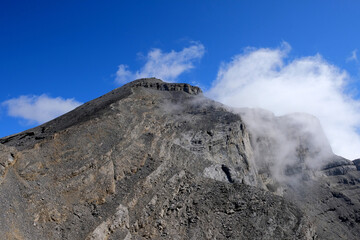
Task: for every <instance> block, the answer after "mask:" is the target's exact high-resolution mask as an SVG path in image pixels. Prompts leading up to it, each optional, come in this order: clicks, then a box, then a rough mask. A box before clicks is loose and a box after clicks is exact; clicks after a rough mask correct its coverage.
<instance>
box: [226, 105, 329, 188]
mask: <svg viewBox="0 0 360 240" xmlns="http://www.w3.org/2000/svg"><path fill="white" fill-rule="evenodd" d="M231 110H232V111H234V112H235V113H238V114H240V115H241V117H242V119H243V120H244V122H245V123H246V126H247V128H248V129H249V132H250V133H251V140H252V146H253V148H254V157H255V162H256V165H257V167H258V170H259V172H260V173H261V172H270V173H271V174H272V176H273V177H275V178H276V179H277V180H278V181H280V182H281V181H286V182H289V181H290V180H293V181H295V182H297V178H296V176H297V177H309V176H306V174H309V173H310V172H309V171H306V170H316V169H319V168H321V167H322V166H323V165H324V164H325V163H326V162H328V161H329V160H331V159H332V158H333V153H332V150H331V147H330V145H329V142H328V140H327V138H326V136H325V134H324V132H323V130H322V127H321V125H320V122H319V121H318V119H317V118H315V117H314V116H311V115H309V114H305V113H293V114H288V115H284V116H281V117H276V116H275V115H274V114H273V113H271V112H269V111H267V110H264V109H250V108H237V109H231ZM304 170H305V171H304ZM304 174H305V175H304ZM294 177H295V178H294Z"/></svg>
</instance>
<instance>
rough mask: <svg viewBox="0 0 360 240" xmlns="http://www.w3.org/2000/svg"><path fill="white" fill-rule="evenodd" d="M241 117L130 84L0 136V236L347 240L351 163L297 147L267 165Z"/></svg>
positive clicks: (144, 82) (163, 88) (182, 91)
mask: <svg viewBox="0 0 360 240" xmlns="http://www.w3.org/2000/svg"><path fill="white" fill-rule="evenodd" d="M242 114H243V117H244V119H246V116H245V114H244V113H242ZM243 117H242V116H241V113H240V114H239V113H236V112H234V111H232V110H231V111H230V110H229V109H228V108H227V107H226V106H223V105H221V104H219V103H216V102H214V101H212V100H209V99H207V98H206V97H204V96H203V94H202V92H201V90H200V89H199V88H198V87H194V86H190V85H188V84H175V83H164V82H162V81H161V80H158V79H140V80H137V81H134V82H131V83H129V84H126V85H124V86H123V87H121V88H118V89H115V90H113V91H112V92H110V93H108V94H106V95H104V96H102V97H100V98H97V99H95V100H93V101H90V102H88V103H85V104H84V105H82V106H80V107H78V108H76V109H75V110H73V111H72V112H69V113H67V114H65V115H63V116H61V117H59V118H57V119H54V120H52V121H50V122H48V123H45V124H43V125H41V126H39V127H36V128H33V129H30V130H28V131H25V132H22V133H19V134H16V135H12V136H9V137H6V138H2V139H0V143H1V144H0V194H1V195H0V200H1V201H0V209H1V212H0V232H1V233H2V235H1V236H0V239H226V238H227V239H316V238H317V239H339V237H343V238H344V239H345V238H346V239H356V236H357V234H359V232H360V226H359V221H360V220H359V219H360V215H358V214H359V213H358V211H359V210H360V208H359V199H358V198H357V197H356V196H358V195H357V194H358V191H359V190H357V189H358V186H359V179H360V178H359V177H360V174H359V172H358V171H357V170H356V166H355V165H354V164H353V163H352V162H351V161H348V160H345V159H340V158H336V157H335V156H334V155H333V154H332V153H331V149H330V150H329V149H326V152H327V153H328V152H329V151H330V153H331V154H329V155H326V159H323V160H324V161H321V164H320V165H319V166H316V167H314V166H313V165H311V164H308V163H309V161H310V160H311V158H315V157H317V156H319V152H321V151H320V150H321V149H322V148H321V149H320V150H319V148H318V146H316V147H315V148H311V146H312V145H311V144H312V142H309V141H306V139H305V140H304V141H299V142H298V143H299V145H296V144H295V145H296V146H295V148H294V149H297V150H299V149H300V151H297V152H296V154H295V159H294V160H293V161H291V164H287V165H281V164H280V165H276V164H278V162H277V159H278V158H279V156H278V155H277V154H276V149H277V147H276V146H277V144H278V143H274V142H276V140H274V139H272V136H269V135H266V134H265V133H264V134H263V135H257V134H256V133H255V131H254V129H253V126H251V124H250V125H249V124H247V123H246V121H245V122H244V121H243ZM286 122H288V121H286ZM248 125H249V127H248ZM280 125H281V124H280ZM287 128H293V127H290V126H288V127H287ZM295 128H298V127H295ZM294 132H295V133H296V132H297V131H294ZM290 135H291V136H297V135H296V134H295V135H294V134H290ZM301 136H302V135H301ZM294 138H295V139H298V138H296V137H294ZM302 139H304V138H302ZM295 142H296V141H295ZM298 146H302V148H299V147H298ZM301 149H302V150H301ZM311 149H315V150H311ZM261 153H263V154H271V155H272V156H273V157H271V158H269V157H268V156H263V157H264V159H266V161H264V162H262V161H261ZM305 156H306V159H307V160H306V161H305V160H304V159H305ZM321 156H323V155H321ZM285 159H286V158H285ZM303 160H304V161H303ZM262 163H264V164H262ZM275 163H276V164H275ZM275 165H276V166H279V167H280V168H281V169H282V170H281V172H280V173H281V174H285V175H286V176H287V179H292V176H294V179H295V178H296V179H297V181H296V184H294V183H292V182H290V183H289V182H287V181H282V180H281V179H280V178H278V175H276V174H274V171H273V169H274V168H273V167H272V166H275ZM292 169H296V170H295V171H293V170H292ZM279 176H280V175H279ZM281 176H282V175H281ZM298 176H309V177H301V178H299V177H298ZM313 192H315V193H316V194H312V193H313Z"/></svg>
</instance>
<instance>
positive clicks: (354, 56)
mask: <svg viewBox="0 0 360 240" xmlns="http://www.w3.org/2000/svg"><path fill="white" fill-rule="evenodd" d="M346 61H347V62H351V61H355V62H358V58H357V49H355V50H354V51H352V52H351V56H350V57H348V58H347V59H346Z"/></svg>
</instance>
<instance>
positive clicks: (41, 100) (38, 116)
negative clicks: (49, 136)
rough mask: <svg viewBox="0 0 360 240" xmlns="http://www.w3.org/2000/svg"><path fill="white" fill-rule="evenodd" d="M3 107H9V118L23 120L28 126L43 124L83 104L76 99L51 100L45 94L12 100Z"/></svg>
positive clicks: (59, 98) (58, 98) (4, 103)
mask: <svg viewBox="0 0 360 240" xmlns="http://www.w3.org/2000/svg"><path fill="white" fill-rule="evenodd" d="M2 105H3V106H5V107H7V110H8V115H9V116H12V117H19V118H23V119H25V120H27V121H28V124H41V123H44V122H47V121H49V120H52V119H54V118H56V117H58V116H60V115H62V114H64V113H66V112H69V111H71V110H72V109H74V108H76V107H78V106H79V105H81V103H80V102H77V101H75V100H74V99H63V98H61V97H57V98H51V97H49V96H47V95H45V94H43V95H40V96H20V97H18V98H12V99H9V100H7V101H5V102H3V103H2Z"/></svg>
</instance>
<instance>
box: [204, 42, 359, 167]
mask: <svg viewBox="0 0 360 240" xmlns="http://www.w3.org/2000/svg"><path fill="white" fill-rule="evenodd" d="M289 50H290V46H289V45H288V44H286V43H284V44H283V46H282V47H280V48H278V49H265V48H262V49H247V50H246V51H245V53H244V54H240V55H237V56H235V57H234V58H233V59H232V60H231V61H230V62H228V63H223V64H222V66H221V67H220V70H219V72H218V76H217V79H216V81H215V82H214V84H213V86H212V88H211V89H210V90H209V91H208V92H207V95H208V96H209V97H211V98H213V99H215V100H217V101H219V102H221V103H224V104H226V105H229V106H232V107H250V108H263V109H267V110H270V111H271V112H273V113H275V115H277V116H281V115H286V114H290V113H293V112H304V113H309V114H311V115H314V116H316V117H317V118H318V119H319V120H320V122H321V125H322V127H323V129H324V132H325V134H326V136H327V138H328V139H329V142H330V145H331V147H332V149H333V151H334V153H335V154H337V155H340V156H343V157H346V158H348V159H351V160H352V159H355V158H359V157H360V136H359V132H358V131H357V129H359V127H360V101H359V100H356V99H354V98H352V97H351V96H350V95H349V94H347V93H346V92H345V88H346V84H347V83H348V81H349V77H348V75H347V73H346V72H345V71H342V70H341V69H339V68H337V67H336V66H334V65H331V64H330V63H328V62H326V61H325V60H324V59H323V58H322V57H321V56H320V55H316V56H310V57H303V58H298V59H294V60H288V59H287V54H288V52H289Z"/></svg>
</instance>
